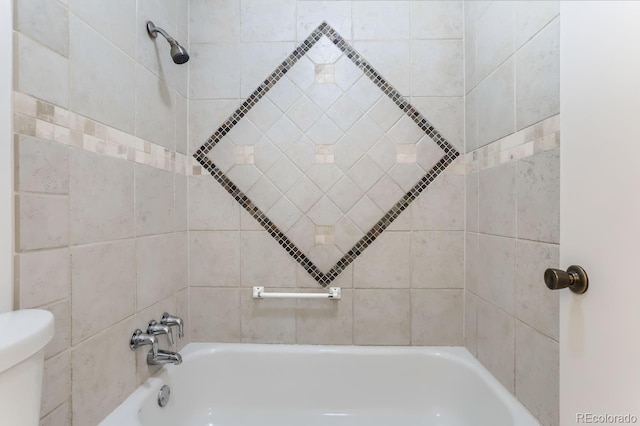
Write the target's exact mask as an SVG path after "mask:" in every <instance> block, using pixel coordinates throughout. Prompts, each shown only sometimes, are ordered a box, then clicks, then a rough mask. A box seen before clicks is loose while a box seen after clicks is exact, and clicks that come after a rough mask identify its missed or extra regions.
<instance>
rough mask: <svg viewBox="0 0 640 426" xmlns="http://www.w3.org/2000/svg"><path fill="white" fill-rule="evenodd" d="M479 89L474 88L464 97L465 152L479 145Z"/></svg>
mask: <svg viewBox="0 0 640 426" xmlns="http://www.w3.org/2000/svg"><path fill="white" fill-rule="evenodd" d="M477 99H478V91H477V90H473V91H471V92H470V93H468V94H467V96H465V98H464V126H465V131H464V144H465V150H466V151H465V152H471V151H473V150H474V149H476V148H477V147H478V100H477Z"/></svg>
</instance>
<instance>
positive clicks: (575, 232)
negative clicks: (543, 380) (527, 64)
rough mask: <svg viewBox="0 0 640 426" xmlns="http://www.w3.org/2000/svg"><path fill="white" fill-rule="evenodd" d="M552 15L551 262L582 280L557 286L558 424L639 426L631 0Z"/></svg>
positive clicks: (638, 15)
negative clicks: (554, 254) (580, 286)
mask: <svg viewBox="0 0 640 426" xmlns="http://www.w3.org/2000/svg"><path fill="white" fill-rule="evenodd" d="M560 16H561V47H560V52H561V53H560V55H561V61H560V64H561V73H560V102H561V109H560V111H561V112H560V114H561V115H560V116H561V135H562V136H561V137H562V146H561V151H560V155H561V202H560V205H561V222H560V223H561V234H560V262H561V265H562V266H563V267H564V268H566V267H567V266H569V265H573V264H577V265H580V266H582V267H584V269H585V270H586V272H587V274H588V275H589V282H590V287H589V290H588V291H587V293H585V294H584V295H575V294H573V293H571V292H570V291H569V290H568V289H565V290H560V291H561V292H562V295H561V302H560V424H561V425H563V426H564V425H572V424H582V423H587V422H588V414H591V415H599V416H602V415H609V416H615V415H625V414H631V415H635V416H636V417H637V420H636V423H638V424H640V2H610V1H604V2H562V4H561V13H560ZM581 413H583V414H582V416H581ZM580 420H582V421H580ZM594 420H595V421H594ZM603 420H608V423H609V424H613V423H614V421H615V420H617V423H621V421H620V420H621V419H620V418H618V419H615V418H613V417H609V418H608V419H606V418H603V417H598V418H593V417H592V421H591V423H607V422H603Z"/></svg>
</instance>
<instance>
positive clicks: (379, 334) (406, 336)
mask: <svg viewBox="0 0 640 426" xmlns="http://www.w3.org/2000/svg"><path fill="white" fill-rule="evenodd" d="M353 342H354V343H355V344H356V345H409V344H410V343H411V295H410V292H409V290H404V289H391V290H389V289H384V290H358V291H355V292H354V296H353Z"/></svg>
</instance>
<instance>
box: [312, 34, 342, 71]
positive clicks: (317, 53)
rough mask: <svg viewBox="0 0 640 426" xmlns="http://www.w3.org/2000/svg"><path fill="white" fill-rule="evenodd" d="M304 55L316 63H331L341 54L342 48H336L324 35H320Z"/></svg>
mask: <svg viewBox="0 0 640 426" xmlns="http://www.w3.org/2000/svg"><path fill="white" fill-rule="evenodd" d="M306 55H307V57H308V58H309V59H311V61H312V62H313V63H314V64H316V65H319V64H333V63H335V62H336V61H337V60H338V58H340V56H342V50H340V49H338V48H337V47H336V45H335V44H333V42H332V41H331V40H329V39H328V38H327V37H326V36H322V37H320V39H319V40H318V41H316V43H315V44H314V45H313V46H312V47H311V49H309V50H308V51H307V53H306Z"/></svg>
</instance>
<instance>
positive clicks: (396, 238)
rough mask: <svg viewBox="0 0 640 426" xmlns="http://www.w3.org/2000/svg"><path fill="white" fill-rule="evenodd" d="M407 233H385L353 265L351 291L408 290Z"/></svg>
mask: <svg viewBox="0 0 640 426" xmlns="http://www.w3.org/2000/svg"><path fill="white" fill-rule="evenodd" d="M410 277H411V237H410V233H409V232H385V233H383V234H382V235H380V236H379V237H378V238H377V239H376V240H375V241H374V242H373V243H372V244H371V245H370V246H369V247H367V250H366V251H364V252H363V253H362V254H361V255H360V256H359V257H358V259H357V260H356V261H355V262H354V269H353V285H354V287H355V288H409V287H410V285H411V278H410Z"/></svg>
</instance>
